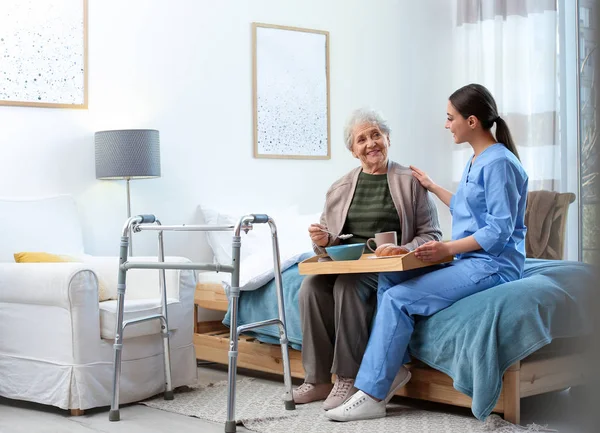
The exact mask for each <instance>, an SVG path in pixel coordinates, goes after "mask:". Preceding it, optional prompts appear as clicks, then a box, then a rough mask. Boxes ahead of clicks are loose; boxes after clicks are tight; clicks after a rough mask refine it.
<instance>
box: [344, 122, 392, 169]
mask: <svg viewBox="0 0 600 433" xmlns="http://www.w3.org/2000/svg"><path fill="white" fill-rule="evenodd" d="M389 147H390V138H389V136H387V135H385V134H384V133H383V132H381V130H380V129H379V126H378V125H373V124H372V123H363V124H362V125H357V126H355V127H354V129H353V130H352V155H353V156H354V157H355V158H358V159H360V162H361V164H362V166H363V168H368V169H371V170H376V169H378V168H383V166H385V167H387V156H388V149H389Z"/></svg>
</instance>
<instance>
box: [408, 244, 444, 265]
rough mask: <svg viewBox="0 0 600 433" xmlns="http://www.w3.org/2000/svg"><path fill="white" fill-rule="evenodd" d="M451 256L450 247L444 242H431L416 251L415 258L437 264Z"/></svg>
mask: <svg viewBox="0 0 600 433" xmlns="http://www.w3.org/2000/svg"><path fill="white" fill-rule="evenodd" d="M451 255H452V254H451V251H450V247H449V246H448V245H447V244H446V243H444V242H437V241H429V242H427V243H425V244H423V245H421V246H420V247H417V248H416V249H415V257H416V258H417V259H419V260H422V261H424V262H437V261H438V260H442V259H443V258H445V257H448V256H451Z"/></svg>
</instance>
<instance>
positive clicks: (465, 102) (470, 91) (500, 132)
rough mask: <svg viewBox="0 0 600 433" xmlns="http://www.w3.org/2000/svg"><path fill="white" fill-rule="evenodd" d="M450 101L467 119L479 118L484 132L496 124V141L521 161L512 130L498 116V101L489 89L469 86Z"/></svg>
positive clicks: (451, 96)
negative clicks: (471, 117)
mask: <svg viewBox="0 0 600 433" xmlns="http://www.w3.org/2000/svg"><path fill="white" fill-rule="evenodd" d="M449 99H450V103H451V104H452V105H453V106H454V108H456V111H458V112H459V113H460V115H461V116H462V117H464V118H465V119H468V118H469V117H470V116H475V117H477V119H479V121H480V122H481V126H482V127H483V129H484V130H486V131H487V130H489V129H490V128H491V127H492V126H493V125H494V123H495V124H496V141H498V142H499V143H502V144H504V146H506V148H507V149H508V150H510V151H511V152H512V153H514V154H515V156H516V157H517V159H520V158H519V153H518V152H517V147H516V146H515V143H514V141H513V139H512V135H511V133H510V129H508V125H507V124H506V122H505V121H504V119H502V118H501V117H500V116H499V115H498V108H497V107H496V101H495V100H494V97H493V96H492V94H491V93H490V91H489V90H488V89H486V88H485V87H484V86H482V85H481V84H467V85H466V86H464V87H461V88H460V89H458V90H457V91H456V92H454V93H453V94H452V95H450V98H449Z"/></svg>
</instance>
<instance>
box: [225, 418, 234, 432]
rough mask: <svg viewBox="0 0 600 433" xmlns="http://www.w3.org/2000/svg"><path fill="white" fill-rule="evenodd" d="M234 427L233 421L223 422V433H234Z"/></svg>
mask: <svg viewBox="0 0 600 433" xmlns="http://www.w3.org/2000/svg"><path fill="white" fill-rule="evenodd" d="M235 425H236V422H235V421H225V433H235V431H236V429H235Z"/></svg>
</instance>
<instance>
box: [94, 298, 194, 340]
mask: <svg viewBox="0 0 600 433" xmlns="http://www.w3.org/2000/svg"><path fill="white" fill-rule="evenodd" d="M159 313H160V299H131V300H126V301H125V307H124V309H123V320H130V319H137V318H140V317H144V316H150V315H153V314H159ZM182 315H183V306H182V305H181V302H179V301H178V300H177V299H173V298H167V317H168V319H169V330H175V329H178V328H179V327H180V326H181V318H182ZM116 323H117V301H105V302H100V334H101V336H102V338H104V339H108V340H114V338H115V326H116ZM160 325H161V321H160V320H158V319H157V320H151V321H148V322H141V323H133V324H131V325H128V326H127V327H126V328H125V331H124V332H123V339H128V338H133V337H139V336H142V335H152V334H158V333H160Z"/></svg>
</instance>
